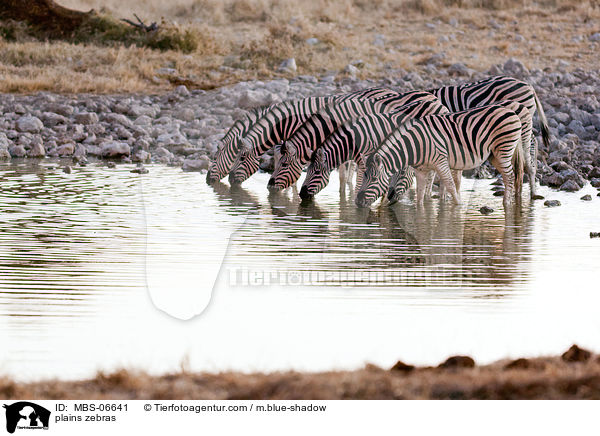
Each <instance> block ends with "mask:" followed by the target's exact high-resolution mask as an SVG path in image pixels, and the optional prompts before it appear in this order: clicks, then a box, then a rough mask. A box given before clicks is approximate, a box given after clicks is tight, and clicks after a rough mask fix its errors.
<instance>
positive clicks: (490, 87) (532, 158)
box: [429, 76, 550, 197]
mask: <svg viewBox="0 0 600 436" xmlns="http://www.w3.org/2000/svg"><path fill="white" fill-rule="evenodd" d="M429 92H431V93H432V94H434V95H435V96H436V97H438V98H439V99H440V101H441V102H442V103H443V104H444V105H446V107H448V109H449V110H450V112H459V111H464V110H467V109H473V108H475V107H480V106H486V105H491V104H497V103H500V102H503V101H515V102H517V103H521V104H522V105H524V106H525V107H526V108H527V110H528V111H529V113H530V115H531V117H530V118H531V119H533V116H534V114H535V111H536V109H537V112H538V118H539V121H540V130H541V133H542V139H543V141H544V144H545V146H546V147H549V146H550V131H549V129H548V121H547V120H546V115H545V113H544V109H543V107H542V105H541V103H540V101H539V99H538V97H537V94H536V92H535V90H534V89H533V87H532V86H531V85H530V84H528V83H526V82H523V81H521V80H517V79H515V78H513V77H506V76H495V77H490V78H488V79H484V80H480V81H478V82H474V83H466V84H463V85H458V86H444V87H441V88H438V89H433V90H431V91H429ZM530 124H531V123H530ZM531 127H532V126H531V125H530V131H531ZM531 137H532V135H531V133H530V138H531ZM523 139H524V140H525V138H523ZM522 146H523V151H524V163H525V170H526V171H527V175H528V177H529V188H530V193H531V197H533V196H534V195H535V193H536V186H535V180H536V178H535V174H536V171H537V141H532V140H531V139H529V140H527V142H523V145H522Z"/></svg>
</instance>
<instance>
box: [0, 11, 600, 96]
mask: <svg viewBox="0 0 600 436" xmlns="http://www.w3.org/2000/svg"><path fill="white" fill-rule="evenodd" d="M59 3H60V4H61V5H63V6H66V7H70V8H74V9H78V10H82V11H88V10H90V9H94V11H95V12H96V14H95V15H94V17H95V18H94V19H95V20H96V21H95V22H94V23H92V24H94V26H89V27H83V28H81V29H79V30H78V31H76V32H75V33H74V34H73V35H71V36H70V37H69V38H67V40H56V39H52V38H48V37H45V36H44V35H43V34H40V33H39V32H36V31H35V29H32V28H31V27H30V26H27V25H25V24H23V23H18V22H14V21H7V20H5V21H2V22H0V79H1V80H0V92H35V91H40V90H50V91H57V92H102V93H110V92H154V91H158V90H162V89H166V88H169V87H171V86H173V85H175V84H180V83H184V84H186V85H188V86H189V87H200V88H211V87H214V86H220V85H223V84H228V83H234V82H237V81H240V80H248V79H255V78H260V79H267V78H272V77H278V76H293V75H296V74H314V75H320V74H325V73H331V74H344V73H343V70H344V68H345V67H346V66H347V65H348V64H349V63H353V65H355V66H357V67H358V68H359V72H358V74H359V75H361V76H365V77H373V78H381V77H385V76H386V75H389V74H390V71H392V70H394V69H398V68H403V69H405V70H407V71H413V70H416V71H419V70H421V69H423V66H424V65H425V64H426V63H427V61H428V59H430V58H431V57H432V56H434V55H436V54H441V55H440V56H439V57H440V60H439V62H438V67H444V66H448V65H451V64H453V63H455V62H462V63H464V64H466V65H467V66H468V67H470V68H474V69H478V70H487V69H488V68H489V67H490V66H491V65H494V64H497V63H500V62H503V61H505V60H506V59H507V58H509V57H516V58H519V59H520V60H521V61H522V62H524V63H525V64H526V65H527V66H528V67H530V68H550V69H552V68H556V65H557V62H558V61H560V60H563V61H566V62H568V68H572V69H574V68H577V67H582V68H586V69H590V68H593V69H597V68H598V56H597V55H598V49H597V47H596V45H597V44H594V43H592V42H590V40H589V37H590V36H591V35H593V34H595V33H597V32H600V25H599V24H598V23H600V6H599V4H598V3H599V2H598V1H587V2H585V1H584V2H577V1H574V0H542V1H538V2H528V1H521V0H395V1H394V0H311V1H303V2H299V1H296V0H223V1H221V0H174V1H170V2H165V1H159V0H149V1H145V0H130V1H123V0H121V1H118V0H59ZM134 13H137V14H138V15H139V16H140V17H141V18H142V20H144V22H145V23H146V24H150V23H151V22H154V21H156V22H158V23H159V25H160V28H161V30H160V32H156V33H152V32H144V31H143V30H139V31H137V30H135V29H133V28H132V27H131V26H129V25H126V24H125V23H122V22H121V21H120V19H121V18H129V19H132V20H134V17H133V14H134ZM310 38H314V39H310ZM307 40H308V41H309V42H307ZM291 57H293V58H295V60H296V64H297V66H298V70H297V71H296V72H287V73H282V72H279V71H278V68H277V67H278V65H279V64H280V63H281V62H282V61H283V60H285V59H287V58H291ZM563 65H566V64H563Z"/></svg>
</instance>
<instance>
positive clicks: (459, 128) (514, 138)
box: [356, 102, 523, 207]
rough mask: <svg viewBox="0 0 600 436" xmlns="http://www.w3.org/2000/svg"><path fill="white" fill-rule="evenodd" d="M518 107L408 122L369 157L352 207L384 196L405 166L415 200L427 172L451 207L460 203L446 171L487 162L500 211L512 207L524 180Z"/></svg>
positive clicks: (420, 196) (492, 107)
mask: <svg viewBox="0 0 600 436" xmlns="http://www.w3.org/2000/svg"><path fill="white" fill-rule="evenodd" d="M522 106H523V105H521V104H519V103H516V102H512V103H507V104H506V105H490V106H484V107H480V108H475V109H470V110H467V111H463V112H458V113H452V114H446V115H432V116H428V117H424V118H421V119H412V120H410V121H408V122H407V123H405V124H403V125H402V126H400V127H399V128H398V129H396V130H395V131H394V132H393V133H392V134H390V135H389V136H388V137H387V138H386V140H385V141H383V143H382V144H381V145H380V146H379V147H378V148H377V150H376V151H375V152H374V153H372V154H371V155H370V156H369V158H368V160H367V163H366V167H367V168H366V171H365V177H364V181H363V184H362V186H361V188H360V191H359V192H358V194H357V196H356V204H357V205H358V206H361V207H364V206H368V205H370V204H371V203H372V202H373V201H375V200H376V199H377V198H378V197H379V196H381V195H382V194H383V193H384V192H385V190H386V189H387V184H388V182H389V178H390V176H391V174H393V173H394V172H398V171H400V170H404V169H406V168H407V167H409V166H411V167H413V168H415V172H416V177H417V199H418V201H422V199H423V195H424V188H425V186H426V179H427V175H428V173H429V170H435V171H436V172H437V173H438V175H439V176H440V179H441V181H442V183H443V184H444V185H445V188H446V190H447V191H448V192H450V194H451V195H452V197H453V199H454V201H455V203H460V196H459V193H458V192H457V190H456V186H455V183H454V181H453V179H452V174H451V171H450V169H451V168H452V169H460V170H466V169H472V168H476V167H478V166H480V165H481V164H482V163H483V162H485V161H486V160H487V159H488V158H490V159H491V162H492V164H493V165H494V166H495V167H496V168H497V169H498V171H499V172H500V173H501V174H502V178H503V180H504V185H505V193H504V205H505V207H506V206H508V205H510V204H512V202H513V196H515V197H517V195H516V193H517V192H518V186H519V185H520V184H521V181H522V175H523V162H522V159H523V150H522V147H521V137H522V127H521V120H520V118H519V116H518V115H517V114H516V113H515V112H516V111H522V110H523V109H522V108H521V107H522ZM513 169H514V170H513ZM515 175H516V180H517V181H516V186H517V189H516V190H515Z"/></svg>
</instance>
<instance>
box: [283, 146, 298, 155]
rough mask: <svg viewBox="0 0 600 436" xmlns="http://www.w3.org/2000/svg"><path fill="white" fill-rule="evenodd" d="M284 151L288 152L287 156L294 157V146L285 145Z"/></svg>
mask: <svg viewBox="0 0 600 436" xmlns="http://www.w3.org/2000/svg"><path fill="white" fill-rule="evenodd" d="M285 152H286V153H287V154H288V156H290V157H296V154H297V153H296V147H289V146H286V147H285Z"/></svg>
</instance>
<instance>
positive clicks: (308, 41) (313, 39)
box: [306, 38, 320, 45]
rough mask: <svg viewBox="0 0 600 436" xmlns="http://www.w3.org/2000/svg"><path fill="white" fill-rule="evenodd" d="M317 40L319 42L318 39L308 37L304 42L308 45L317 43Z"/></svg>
mask: <svg viewBox="0 0 600 436" xmlns="http://www.w3.org/2000/svg"><path fill="white" fill-rule="evenodd" d="M319 42H320V41H319V40H318V39H317V38H308V39H307V40H306V43H307V44H308V45H315V44H318V43H319Z"/></svg>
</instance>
